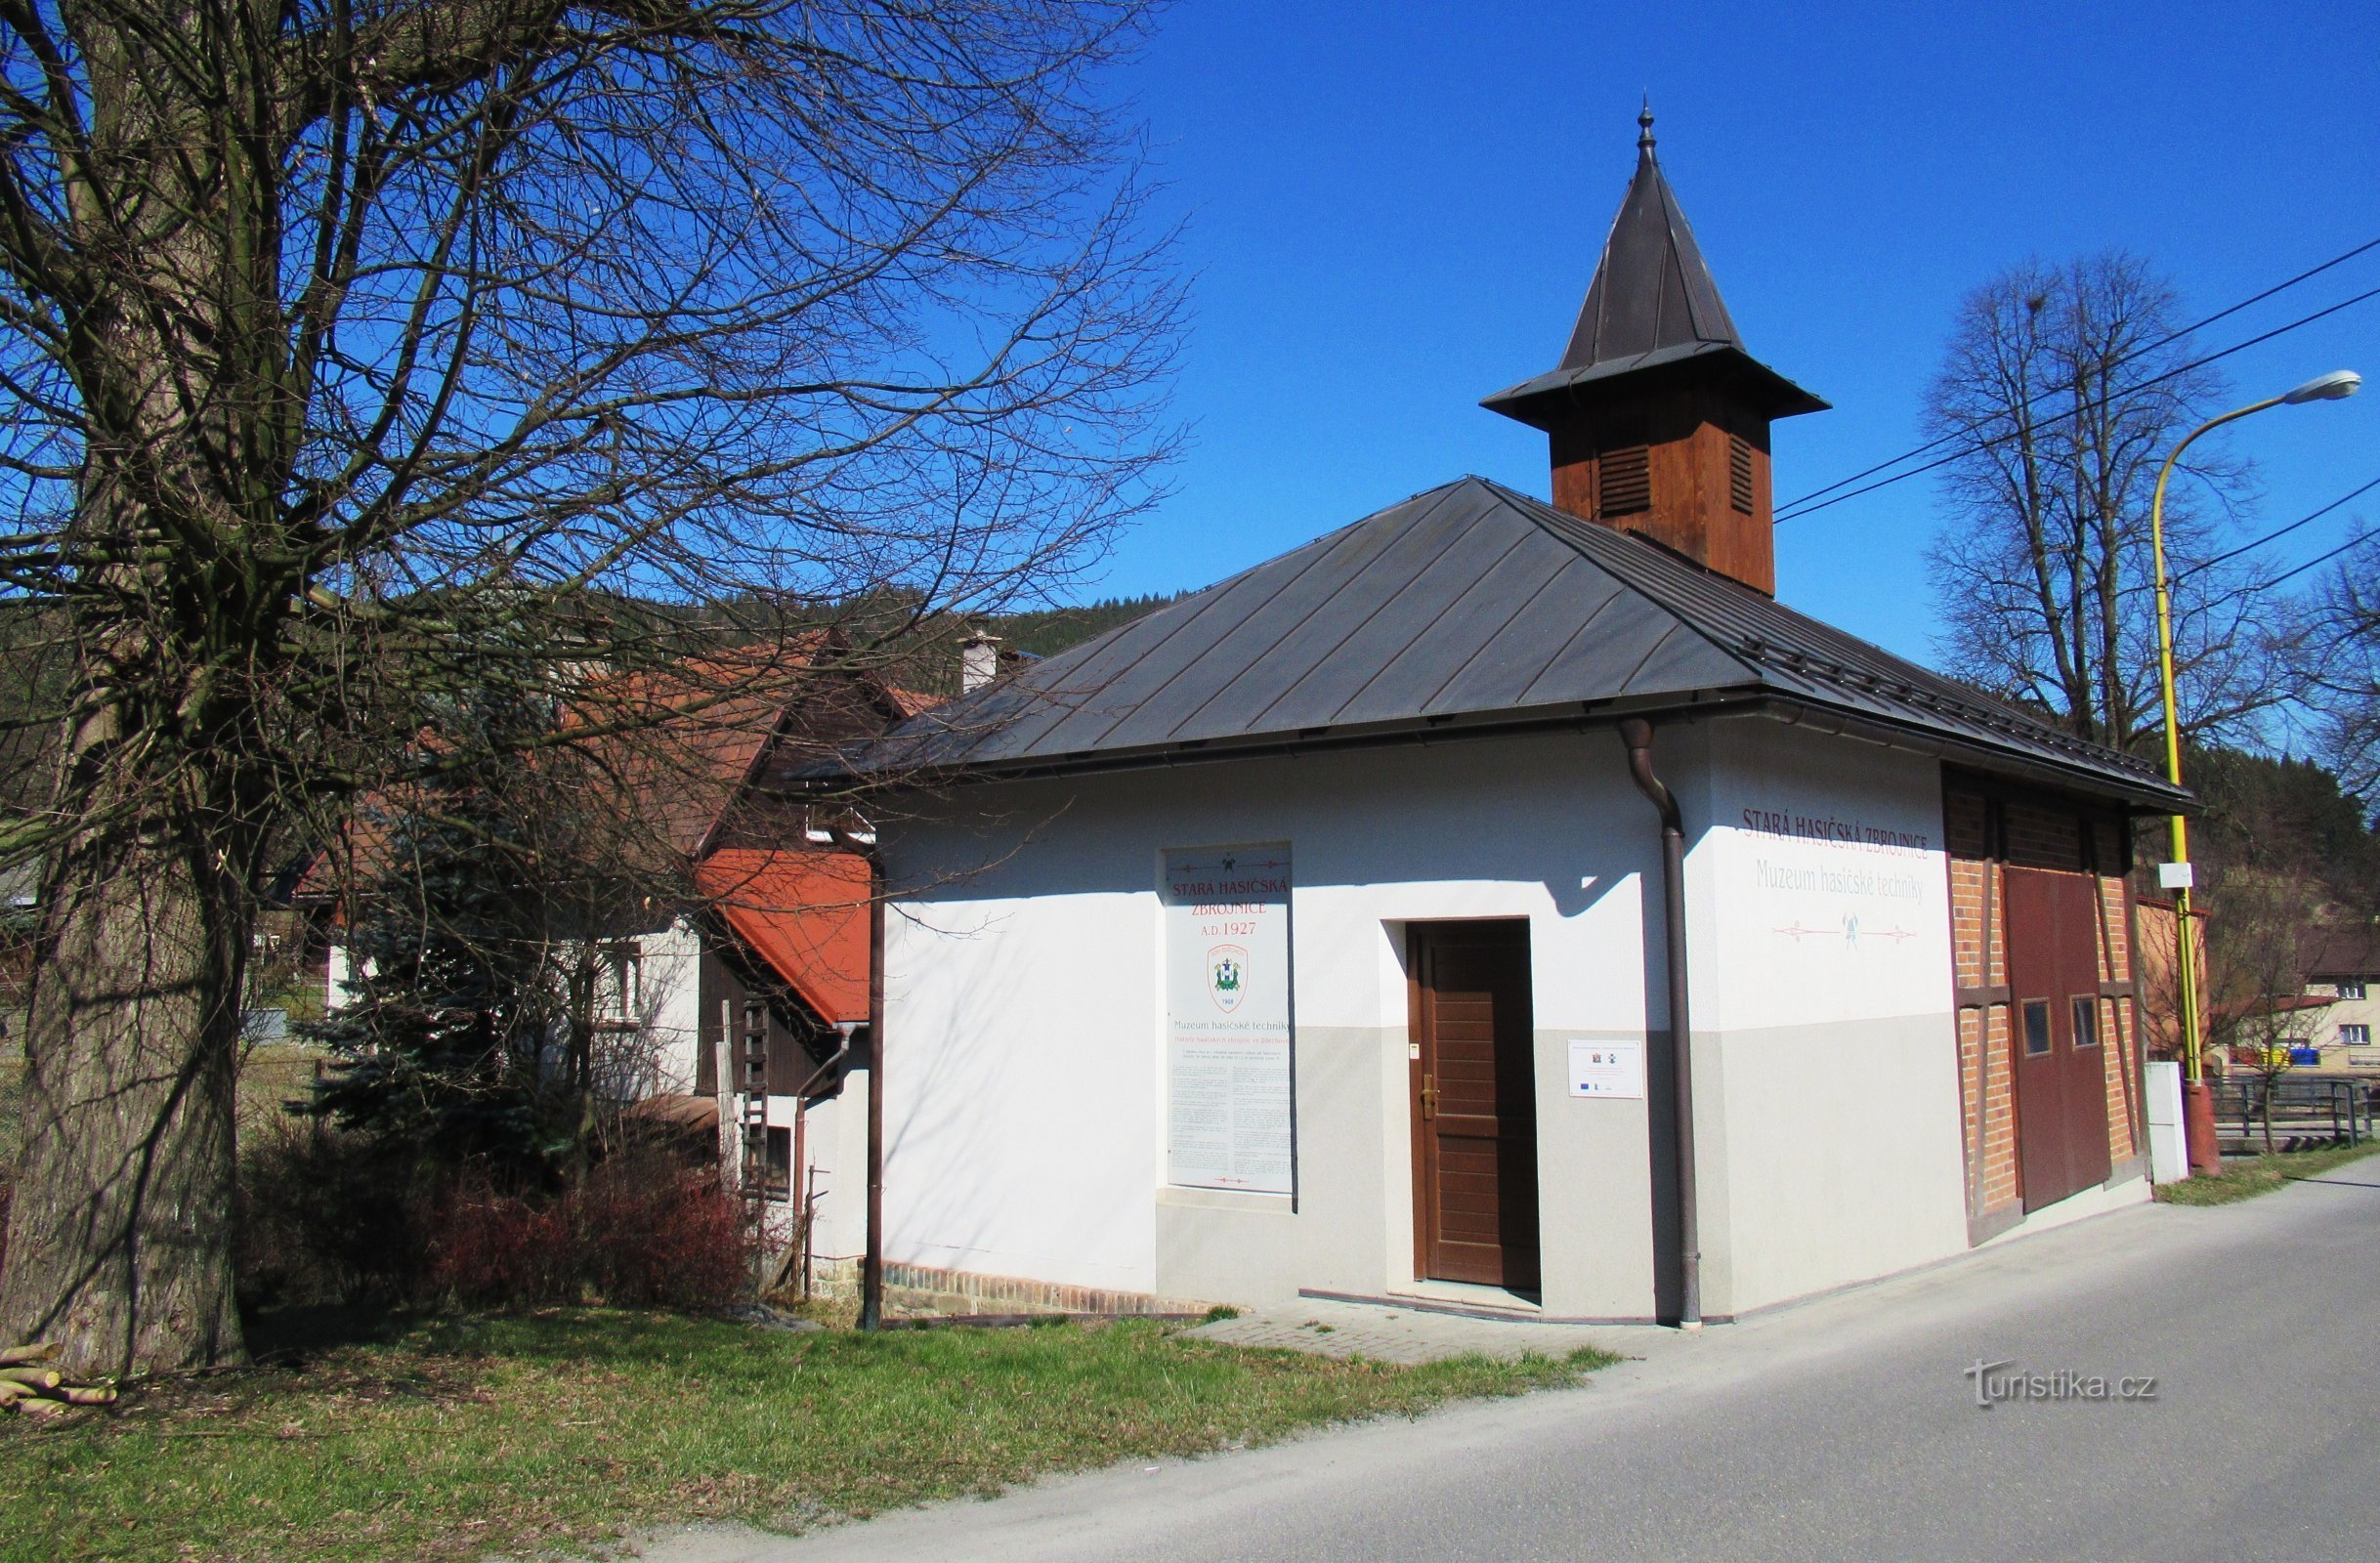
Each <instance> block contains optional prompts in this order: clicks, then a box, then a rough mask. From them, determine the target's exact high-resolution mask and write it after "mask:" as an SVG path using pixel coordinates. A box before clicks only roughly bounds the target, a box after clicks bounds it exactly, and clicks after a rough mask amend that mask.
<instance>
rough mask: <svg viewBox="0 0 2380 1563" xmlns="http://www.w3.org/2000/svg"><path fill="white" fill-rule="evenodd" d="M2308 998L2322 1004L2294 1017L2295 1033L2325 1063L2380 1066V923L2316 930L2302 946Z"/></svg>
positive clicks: (2300, 955) (2300, 958)
mask: <svg viewBox="0 0 2380 1563" xmlns="http://www.w3.org/2000/svg"><path fill="white" fill-rule="evenodd" d="M2298 965H2299V967H2300V968H2301V970H2302V971H2303V972H2304V974H2305V978H2304V992H2305V995H2306V996H2307V997H2309V998H2326V999H2328V1000H2329V1001H2330V1002H2329V1003H2328V1004H2326V1005H2324V1006H2322V1007H2320V1008H2316V1009H2306V1010H2301V1011H2299V1012H2298V1013H2297V1014H2295V1015H2293V1016H2292V1017H2291V1018H2290V1030H2291V1032H2292V1033H2293V1034H2294V1037H2293V1039H2297V1040H2302V1041H2303V1042H2304V1043H2305V1045H2307V1046H2309V1047H2313V1048H2315V1049H2316V1050H2318V1051H2319V1052H2320V1054H2321V1058H2322V1064H2321V1067H2322V1068H2324V1069H2353V1070H2380V1042H2375V1041H2374V1040H2373V1037H2374V1035H2380V1034H2376V1033H2375V1028H2380V929H2375V928H2374V927H2372V926H2371V925H2369V924H2363V925H2346V926H2340V927H2333V928H2323V929H2319V930H2316V932H2315V933H2314V934H2312V935H2310V936H2309V937H2308V938H2307V940H2306V942H2305V944H2304V945H2303V946H2302V947H2301V948H2300V950H2299V952H2298Z"/></svg>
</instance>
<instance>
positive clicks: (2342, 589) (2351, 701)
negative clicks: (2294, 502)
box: [2297, 541, 2380, 914]
mask: <svg viewBox="0 0 2380 1563" xmlns="http://www.w3.org/2000/svg"><path fill="white" fill-rule="evenodd" d="M2375 580H2380V542H2372V541H2366V542H2364V543H2362V544H2360V545H2359V546H2358V547H2356V548H2354V549H2352V550H2351V551H2350V552H2349V553H2348V555H2347V557H2346V559H2345V560H2344V561H2342V562H2341V563H2340V565H2339V566H2338V568H2337V569H2336V570H2332V571H2331V572H2330V573H2329V574H2328V575H2327V576H2326V577H2325V578H2324V579H2323V581H2322V583H2321V584H2320V585H2319V586H2317V587H2316V588H2315V591H2314V593H2313V598H2314V601H2313V603H2312V606H2311V608H2310V611H2309V622H2308V627H2307V633H2306V634H2305V636H2304V637H2303V639H2302V641H2301V643H2300V654H2299V655H2298V658H2297V665H2298V670H2299V674H2300V677H2301V679H2302V680H2303V687H2302V694H2303V696H2304V698H2305V700H2306V703H2307V705H2308V706H2309V707H2311V708H2312V709H2313V710H2314V712H2315V713H2316V739H2317V741H2318V742H2319V744H2320V746H2321V752H2322V754H2323V755H2324V757H2325V758H2326V759H2327V760H2328V761H2329V762H2330V766H2331V769H2333V770H2334V771H2336V772H2337V773H2338V776H2339V781H2340V784H2341V785H2342V786H2343V787H2345V789H2346V790H2347V791H2348V792H2350V793H2352V794H2354V795H2355V796H2356V797H2359V798H2360V799H2363V800H2364V803H2365V806H2366V808H2367V809H2368V808H2369V806H2370V805H2371V802H2372V800H2374V799H2375V798H2380V588H2376V587H2375V586H2374V584H2373V583H2374V581H2375ZM2358 911H2359V913H2362V914H2368V911H2369V908H2358Z"/></svg>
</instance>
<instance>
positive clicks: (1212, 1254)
mask: <svg viewBox="0 0 2380 1563" xmlns="http://www.w3.org/2000/svg"><path fill="white" fill-rule="evenodd" d="M942 810H943V813H942V816H941V818H940V819H939V820H937V821H918V822H913V823H912V824H908V825H907V826H904V827H902V828H899V829H897V830H891V831H888V832H887V853H888V858H889V861H890V864H891V866H892V872H893V880H894V883H895V885H896V887H897V888H898V889H901V890H905V891H906V892H907V894H906V895H905V897H904V899H903V900H902V901H901V903H900V904H899V905H898V906H897V907H896V908H895V909H894V912H893V914H892V916H891V917H890V918H889V920H888V926H887V957H886V1012H887V1013H886V1026H885V1030H886V1072H887V1081H888V1084H887V1096H886V1120H887V1134H888V1139H889V1146H890V1151H889V1156H888V1162H887V1170H886V1222H887V1229H888V1237H887V1255H888V1257H890V1258H893V1259H896V1260H903V1261H908V1262H912V1263H917V1264H926V1265H938V1266H949V1267H952V1268H956V1269H963V1270H971V1271H976V1272H979V1273H985V1274H993V1275H1007V1276H1019V1277H1027V1278H1031V1279H1036V1280H1043V1281H1055V1282H1065V1283H1071V1284H1076V1285H1083V1286H1096V1287H1108V1288H1120V1289H1127V1290H1136V1291H1152V1292H1158V1293H1162V1294H1164V1295H1167V1296H1173V1297H1187V1298H1197V1299H1207V1300H1217V1301H1236V1302H1261V1301H1265V1300H1268V1299H1273V1298H1277V1297H1280V1296H1284V1295H1289V1294H1294V1293H1295V1292H1296V1289H1297V1288H1300V1287H1308V1288H1324V1289H1339V1290H1348V1291H1357V1292H1362V1293H1366V1294H1378V1293H1381V1292H1384V1291H1387V1290H1391V1289H1394V1288H1405V1287H1410V1286H1411V1284H1412V1281H1413V1276H1414V1259H1413V1195H1412V1169H1411V1160H1410V1138H1409V1134H1410V1128H1409V1118H1408V1112H1409V1110H1408V1107H1407V1090H1408V1084H1407V1062H1406V1045H1407V1041H1408V1035H1407V1016H1406V993H1405V976H1404V955H1403V931H1404V925H1405V924H1406V923H1407V922H1409V921H1414V920H1420V919H1434V918H1454V917H1520V918H1526V919H1527V920H1528V921H1529V923H1530V927H1531V964H1532V970H1533V972H1534V974H1535V976H1534V981H1535V995H1534V996H1535V1010H1536V1024H1537V1042H1538V1046H1537V1057H1538V1071H1537V1073H1538V1079H1539V1096H1540V1106H1539V1138H1540V1156H1539V1185H1540V1208H1541V1212H1542V1220H1541V1227H1542V1234H1543V1248H1544V1260H1545V1271H1546V1277H1545V1288H1544V1301H1545V1306H1546V1308H1547V1310H1548V1311H1549V1312H1554V1313H1560V1314H1567V1315H1586V1316H1594V1317H1627V1318H1636V1317H1644V1316H1646V1315H1648V1314H1649V1313H1650V1312H1651V1310H1652V1246H1651V1241H1652V1240H1651V1221H1650V1213H1649V1180H1650V1171H1649V1152H1648V1148H1647V1142H1646V1129H1645V1120H1644V1104H1643V1103H1642V1102H1641V1101H1589V1100H1579V1099H1572V1098H1571V1097H1569V1096H1568V1095H1567V1094H1566V1092H1565V1091H1564V1087H1563V1083H1562V1082H1563V1078H1564V1071H1565V1069H1566V1067H1567V1066H1566V1056H1567V1055H1566V1043H1567V1042H1568V1040H1569V1039H1571V1038H1573V1037H1580V1038H1589V1037H1592V1038H1595V1039H1602V1040H1617V1039H1636V1040H1641V1039H1642V1038H1643V1036H1644V1026H1645V1013H1646V1002H1647V994H1646V966H1645V962H1644V958H1643V933H1644V928H1645V926H1646V916H1647V912H1648V903H1647V900H1646V897H1647V894H1648V891H1647V883H1648V881H1647V878H1646V875H1647V873H1648V871H1651V872H1656V873H1657V865H1658V842H1657V836H1656V834H1655V825H1654V816H1653V814H1652V812H1651V809H1650V806H1649V805H1647V804H1646V803H1645V802H1644V800H1643V799H1642V798H1641V797H1640V796H1639V795H1638V794H1637V793H1636V791H1635V790H1634V788H1633V787H1632V786H1631V785H1630V784H1629V782H1628V781H1627V776H1626V769H1625V762H1624V756H1623V754H1622V751H1621V749H1620V746H1619V744H1618V741H1617V740H1616V739H1613V738H1612V737H1611V736H1610V735H1609V734H1608V733H1595V734H1584V735H1578V734H1573V735H1559V736H1546V737H1539V738H1534V739H1512V740H1496V741H1473V742H1464V743H1456V744H1448V745H1444V746H1441V747H1433V748H1409V749H1392V750H1382V751H1374V752H1368V753H1362V754H1348V755H1340V756H1334V757H1311V756H1309V757H1306V758H1301V759H1297V760H1268V761H1256V762H1249V763H1244V764H1228V765H1209V766H1201V767H1197V768H1195V769H1183V770H1177V771H1152V772H1145V773H1132V774H1126V775H1120V776H1111V777H1103V778H1097V779H1093V780H1090V781H1084V782H1080V783H1071V784H1059V783H1043V784H1038V785H1010V786H1000V787H981V788H967V789H962V790H960V791H959V792H957V793H956V794H955V795H954V796H953V798H951V799H950V800H948V802H946V803H945V804H944V805H942ZM1272 841H1288V842H1289V843H1290V844H1291V851H1292V858H1293V865H1294V866H1293V875H1294V881H1295V886H1296V888H1295V891H1294V900H1293V909H1292V941H1293V965H1294V974H1295V975H1294V984H1295V990H1296V1048H1297V1051H1296V1071H1297V1089H1296V1110H1297V1116H1298V1134H1297V1147H1298V1194H1297V1197H1296V1203H1295V1208H1294V1209H1293V1207H1292V1202H1291V1201H1290V1200H1289V1199H1287V1198H1284V1197H1279V1196H1265V1195H1250V1194H1234V1193H1216V1192H1207V1191H1196V1190H1182V1189H1172V1188H1169V1187H1166V1186H1165V1185H1164V1160H1165V1100H1164V1094H1165V1079H1164V1068H1163V1059H1164V1047H1163V1036H1164V1024H1165V1013H1164V1005H1165V996H1164V993H1163V988H1162V981H1163V974H1162V969H1161V958H1162V950H1163V945H1162V940H1163V937H1164V928H1163V920H1162V913H1161V909H1160V907H1159V903H1158V897H1157V891H1156V886H1157V878H1158V871H1159V859H1160V854H1161V853H1162V852H1163V850H1164V849H1166V848H1168V847H1191V846H1209V845H1224V844H1232V843H1240V842H1272ZM1653 885H1654V888H1653V890H1652V891H1651V892H1650V893H1651V894H1653V895H1655V896H1657V894H1658V888H1657V880H1655V881H1653Z"/></svg>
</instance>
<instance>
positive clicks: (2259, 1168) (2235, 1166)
mask: <svg viewBox="0 0 2380 1563" xmlns="http://www.w3.org/2000/svg"><path fill="white" fill-rule="evenodd" d="M2374 1152H2380V1142H2375V1143H2372V1144H2368V1145H2359V1146H2356V1147H2354V1148H2352V1149H2350V1148H2348V1147H2345V1146H2341V1147H2337V1148H2335V1149H2332V1150H2327V1151H2285V1152H2282V1153H2281V1154H2280V1155H2278V1156H2260V1157H2257V1158H2255V1159H2254V1160H2253V1161H2234V1162H2227V1163H2226V1164H2225V1166H2224V1168H2223V1170H2222V1171H2221V1172H2219V1173H2217V1174H2215V1175H2214V1176H2212V1177H2198V1178H2189V1179H2188V1180H2186V1181H2184V1182H2181V1183H2160V1184H2158V1185H2157V1198H2158V1199H2160V1200H2162V1201H2164V1202H2165V1203H2166V1204H2233V1203H2235V1202H2237V1201H2240V1200H2251V1199H2254V1198H2255V1197H2256V1196H2257V1195H2259V1194H2270V1193H2272V1192H2273V1191H2274V1189H2277V1188H2279V1187H2280V1186H2281V1185H2282V1184H2284V1183H2288V1182H2291V1181H2294V1180H2295V1179H2298V1178H2310V1177H2316V1176H2319V1175H2320V1174H2322V1173H2324V1172H2327V1171H2329V1170H2330V1169H2331V1168H2332V1167H2335V1166H2341V1165H2344V1164H2345V1163H2347V1162H2359V1161H2361V1160H2362V1159H2363V1158H2365V1157H2367V1156H2370V1155H2372V1154H2373V1153H2374Z"/></svg>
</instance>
